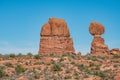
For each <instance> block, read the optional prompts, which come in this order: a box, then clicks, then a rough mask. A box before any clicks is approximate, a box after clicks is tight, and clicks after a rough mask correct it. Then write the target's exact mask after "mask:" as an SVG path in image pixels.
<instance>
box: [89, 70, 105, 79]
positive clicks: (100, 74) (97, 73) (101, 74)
mask: <svg viewBox="0 0 120 80" xmlns="http://www.w3.org/2000/svg"><path fill="white" fill-rule="evenodd" d="M90 74H91V75H95V76H99V77H101V78H103V79H104V78H105V77H106V74H105V73H103V72H98V71H91V72H90Z"/></svg>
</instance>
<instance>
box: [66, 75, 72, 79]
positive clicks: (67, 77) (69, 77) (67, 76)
mask: <svg viewBox="0 0 120 80" xmlns="http://www.w3.org/2000/svg"><path fill="white" fill-rule="evenodd" d="M71 78H72V76H70V75H66V76H65V77H64V79H71Z"/></svg>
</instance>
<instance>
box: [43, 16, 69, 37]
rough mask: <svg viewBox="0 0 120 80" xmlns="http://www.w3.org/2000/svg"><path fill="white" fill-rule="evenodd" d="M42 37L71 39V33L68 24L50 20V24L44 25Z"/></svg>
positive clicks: (53, 19)
mask: <svg viewBox="0 0 120 80" xmlns="http://www.w3.org/2000/svg"><path fill="white" fill-rule="evenodd" d="M41 36H64V37H69V36H70V33H69V30H68V27H67V24H66V22H65V21H64V20H62V19H57V18H50V19H49V21H48V23H46V24H45V25H43V27H42V30H41Z"/></svg>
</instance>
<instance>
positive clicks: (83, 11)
mask: <svg viewBox="0 0 120 80" xmlns="http://www.w3.org/2000/svg"><path fill="white" fill-rule="evenodd" d="M50 17H55V18H62V19H64V20H65V21H66V22H67V24H68V27H69V30H70V33H71V37H72V38H73V41H74V47H75V51H76V52H78V51H80V52H82V54H86V53H88V52H90V47H91V42H92V39H93V36H92V35H90V33H89V31H88V28H89V25H90V23H91V22H92V21H97V22H100V23H101V24H103V25H104V26H105V34H103V35H102V37H103V38H104V39H105V43H106V44H107V45H108V47H109V49H112V48H119V49H120V0H0V53H3V54H7V53H16V54H17V53H24V54H26V53H28V52H32V53H34V54H37V52H38V48H39V41H40V30H41V28H42V25H43V24H44V23H46V22H47V21H48V19H49V18H50Z"/></svg>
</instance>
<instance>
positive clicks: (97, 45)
mask: <svg viewBox="0 0 120 80" xmlns="http://www.w3.org/2000/svg"><path fill="white" fill-rule="evenodd" d="M89 32H90V34H91V35H93V36H94V39H93V41H92V44H91V53H98V52H102V53H106V52H107V53H108V52H109V49H108V47H107V45H106V44H105V43H104V39H103V38H102V37H101V36H100V35H102V34H103V33H104V32H105V30H104V26H103V25H102V24H100V23H98V22H92V23H91V24H90V27H89Z"/></svg>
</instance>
